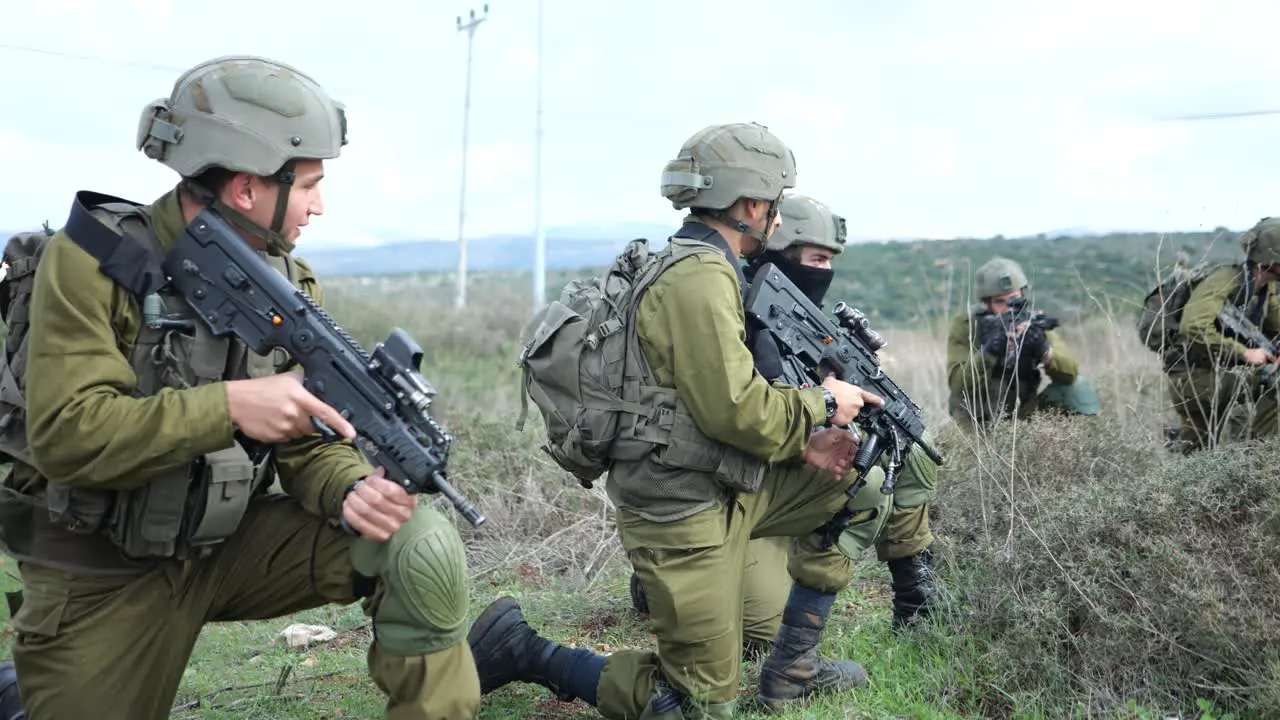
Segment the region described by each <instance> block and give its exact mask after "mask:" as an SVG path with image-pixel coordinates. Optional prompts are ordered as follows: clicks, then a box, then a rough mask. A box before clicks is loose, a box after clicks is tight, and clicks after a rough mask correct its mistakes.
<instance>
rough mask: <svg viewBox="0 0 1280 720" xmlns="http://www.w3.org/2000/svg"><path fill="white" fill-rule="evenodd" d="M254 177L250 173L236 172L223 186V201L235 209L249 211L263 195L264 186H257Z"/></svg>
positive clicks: (243, 211)
mask: <svg viewBox="0 0 1280 720" xmlns="http://www.w3.org/2000/svg"><path fill="white" fill-rule="evenodd" d="M254 179H255V178H254V177H253V176H252V175H250V174H248V173H236V174H235V175H232V176H231V179H230V180H229V181H227V184H226V185H225V186H224V187H223V188H222V202H224V203H226V204H227V205H228V206H230V207H231V208H232V209H233V210H238V211H239V212H242V213H247V212H249V211H250V210H251V209H253V206H254V202H255V201H256V200H257V199H258V198H260V197H261V195H262V188H261V187H257V186H255V183H254Z"/></svg>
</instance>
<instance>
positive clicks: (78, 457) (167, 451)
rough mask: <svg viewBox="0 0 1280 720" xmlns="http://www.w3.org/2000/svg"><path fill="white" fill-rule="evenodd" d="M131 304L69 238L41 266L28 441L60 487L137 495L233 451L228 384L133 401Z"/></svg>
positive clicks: (54, 243) (31, 347)
mask: <svg viewBox="0 0 1280 720" xmlns="http://www.w3.org/2000/svg"><path fill="white" fill-rule="evenodd" d="M128 302H131V299H130V298H129V297H128V295H127V294H126V292H125V291H124V290H123V289H121V288H119V287H118V286H117V285H116V284H115V283H114V282H113V281H111V280H110V279H108V278H107V277H106V276H104V275H103V274H102V273H101V272H99V270H98V262H97V261H96V260H95V259H93V258H92V257H91V256H90V255H89V254H88V253H86V252H84V251H83V250H81V249H80V248H79V247H78V246H77V245H75V244H74V242H73V241H72V240H71V239H70V238H68V237H67V236H66V235H65V234H64V233H61V232H60V233H58V234H57V235H55V236H54V237H53V238H51V239H50V241H49V244H48V245H47V246H46V248H45V252H44V255H43V257H42V259H41V261H40V265H39V266H38V268H37V270H36V273H35V278H34V287H33V289H32V295H31V306H30V312H29V318H30V329H29V330H28V334H27V353H28V357H27V372H26V401H27V442H28V444H29V446H30V449H31V453H32V456H33V459H34V461H35V464H36V466H37V467H38V469H39V470H40V472H41V474H43V475H44V476H45V477H46V478H47V479H48V480H49V481H50V482H57V483H66V484H69V485H78V486H85V487H96V488H104V489H117V490H127V489H131V488H135V487H140V486H142V485H145V484H146V483H147V482H149V481H150V480H152V479H153V478H155V477H157V476H158V475H159V474H161V473H162V472H165V471H168V470H171V469H172V468H174V467H180V466H181V465H183V464H186V463H189V462H191V461H192V460H194V459H195V458H196V457H198V456H200V455H202V454H205V453H210V452H214V451H216V450H221V449H224V448H227V447H230V446H231V444H232V442H234V440H233V434H234V428H233V427H232V425H231V417H230V412H229V410H228V408H227V393H226V388H225V386H224V384H223V383H213V384H209V385H204V386H201V387H197V388H190V389H184V390H176V389H169V388H165V389H162V390H160V392H158V393H156V394H155V395H153V396H150V397H143V398H135V397H132V396H131V395H132V393H133V392H134V390H135V388H136V386H137V376H136V375H135V374H134V372H133V368H132V366H131V364H130V362H129V360H128V358H127V357H126V356H125V355H124V353H123V352H122V350H121V348H120V344H119V342H118V340H117V338H116V329H115V318H116V316H117V315H118V313H119V312H120V311H121V309H122V307H123V306H124V305H125V304H126V303H128Z"/></svg>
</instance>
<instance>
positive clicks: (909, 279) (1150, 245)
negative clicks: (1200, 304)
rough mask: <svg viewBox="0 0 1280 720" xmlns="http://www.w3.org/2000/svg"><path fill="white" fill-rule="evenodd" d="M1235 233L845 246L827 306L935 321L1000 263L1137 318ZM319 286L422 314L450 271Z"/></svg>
mask: <svg viewBox="0 0 1280 720" xmlns="http://www.w3.org/2000/svg"><path fill="white" fill-rule="evenodd" d="M1236 235H1237V233H1235V232H1232V231H1229V230H1227V229H1225V228H1217V229H1215V230H1213V231H1208V232H1198V233H1141V234H1118V233H1117V234H1110V235H1099V236H1092V237H1065V236H1064V237H1056V238H1046V237H1043V236H1040V237H1031V238H1003V237H994V238H985V239H979V238H964V239H955V240H922V241H901V242H900V241H893V242H863V243H857V244H854V245H850V246H848V247H847V248H846V249H845V251H844V253H842V254H841V255H839V256H838V257H837V258H836V271H837V277H836V280H835V282H834V283H833V284H832V288H831V291H830V292H829V293H828V295H827V297H828V298H830V299H831V304H834V303H835V302H836V301H841V300H842V301H844V302H846V303H849V304H851V305H854V306H856V307H858V308H859V309H861V310H862V311H863V312H865V313H866V314H867V315H868V317H870V318H871V319H872V320H873V321H874V322H875V323H876V324H878V325H882V326H904V325H909V326H919V325H920V324H921V323H923V322H939V321H943V320H945V319H946V318H947V317H949V316H951V315H952V314H954V313H956V312H958V311H960V310H961V309H963V308H964V307H966V306H968V305H969V304H970V303H971V302H973V298H972V294H971V291H970V285H969V283H970V279H971V277H972V273H973V270H975V269H976V268H977V267H978V266H979V265H981V264H982V263H984V262H986V261H987V260H988V259H990V258H991V257H992V256H995V255H1002V256H1004V257H1008V258H1012V259H1013V260H1016V261H1017V262H1019V263H1020V264H1021V265H1022V267H1023V269H1024V270H1025V271H1026V272H1027V275H1028V276H1029V277H1030V278H1031V283H1032V287H1033V291H1034V296H1035V299H1036V302H1037V304H1038V305H1040V306H1041V307H1043V308H1045V309H1046V310H1047V311H1050V312H1052V313H1054V314H1056V315H1058V316H1059V317H1061V318H1062V319H1063V320H1069V321H1075V320H1078V319H1080V318H1082V317H1085V316H1089V315H1093V314H1097V313H1105V314H1109V315H1115V316H1120V317H1125V316H1129V315H1131V314H1132V313H1133V312H1134V311H1135V309H1136V307H1137V303H1138V302H1139V301H1140V300H1141V299H1142V297H1143V295H1144V293H1145V292H1146V290H1147V289H1148V288H1149V287H1150V285H1151V284H1152V282H1153V281H1154V278H1155V277H1156V271H1157V269H1158V268H1161V269H1167V268H1168V267H1170V266H1171V265H1172V264H1173V263H1174V261H1175V258H1176V257H1177V254H1178V253H1179V252H1184V253H1186V254H1187V255H1188V256H1189V257H1190V258H1191V259H1192V260H1193V261H1194V260H1199V259H1201V258H1207V259H1210V260H1214V261H1224V262H1234V261H1236V260H1238V259H1239V257H1240V250H1239V246H1238V245H1237V244H1236ZM621 247H622V243H619V245H618V248H619V250H620V249H621ZM599 270H600V268H582V269H578V270H553V271H550V272H549V273H548V276H547V283H546V285H547V292H548V294H549V295H552V296H556V295H558V294H559V293H560V289H561V288H563V287H564V284H565V283H566V282H568V281H569V280H570V279H572V278H574V277H582V276H586V275H589V274H592V273H595V272H598V271H599ZM531 282H532V280H531V276H530V274H529V273H528V272H522V271H512V270H489V271H477V272H473V273H471V274H470V275H469V278H468V296H469V297H471V298H480V297H482V296H489V297H497V298H502V299H504V300H507V299H510V300H508V301H510V302H522V301H523V299H524V298H527V297H529V293H530V292H531V290H530V286H531ZM325 283H326V285H329V286H337V287H341V288H342V289H343V290H344V291H348V292H358V293H361V294H363V293H376V294H379V295H381V294H385V293H388V292H390V293H392V294H402V293H412V294H413V295H414V296H415V298H416V299H417V300H418V301H419V302H421V303H422V304H423V306H431V305H432V304H434V303H449V302H450V301H451V300H452V298H453V291H454V279H453V276H452V273H447V272H432V271H427V272H418V273H401V274H385V275H374V276H369V275H365V276H359V277H353V276H331V277H327V278H326V279H325Z"/></svg>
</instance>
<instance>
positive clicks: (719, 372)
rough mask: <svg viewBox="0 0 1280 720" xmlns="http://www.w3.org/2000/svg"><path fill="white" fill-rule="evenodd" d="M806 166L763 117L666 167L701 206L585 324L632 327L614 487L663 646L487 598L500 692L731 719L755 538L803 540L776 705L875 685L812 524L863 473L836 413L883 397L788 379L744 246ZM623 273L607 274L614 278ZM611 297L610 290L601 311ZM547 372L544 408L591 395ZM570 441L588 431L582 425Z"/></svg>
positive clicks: (667, 176)
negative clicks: (768, 362)
mask: <svg viewBox="0 0 1280 720" xmlns="http://www.w3.org/2000/svg"><path fill="white" fill-rule="evenodd" d="M795 183H796V164H795V159H794V156H793V154H792V152H791V150H790V148H788V147H787V146H786V145H785V144H783V143H782V141H781V140H779V139H778V138H777V137H776V136H775V135H774V134H773V133H771V132H769V131H768V130H767V129H766V128H765V127H763V126H761V125H757V124H755V123H733V124H727V125H713V126H709V127H707V128H704V129H703V130H700V131H699V132H697V133H696V134H694V135H693V136H692V137H690V138H689V139H688V140H687V141H686V142H685V143H684V145H683V147H682V148H681V149H680V152H679V154H678V155H677V157H676V158H675V159H673V160H671V161H670V162H668V163H667V165H666V167H665V169H664V171H663V174H662V181H661V192H662V195H663V197H665V198H667V199H668V200H670V201H671V203H672V205H673V207H675V208H676V209H683V210H687V211H688V216H687V217H686V218H685V224H684V225H683V227H681V228H680V230H679V231H677V232H676V233H675V234H674V235H673V236H672V238H671V240H670V242H669V243H668V244H667V246H666V247H665V248H663V249H662V250H661V251H660V252H657V253H655V254H654V255H652V256H650V261H649V262H644V263H641V264H640V265H639V267H640V268H641V269H640V270H637V271H636V274H635V277H636V278H637V279H636V280H635V281H634V282H635V285H634V286H633V287H636V288H639V289H640V291H639V292H634V293H633V292H627V293H624V294H620V295H618V297H624V298H630V300H628V301H627V303H628V304H627V306H626V307H623V308H620V309H619V310H618V312H617V314H616V315H611V314H606V315H603V316H601V317H602V318H603V317H608V318H609V319H608V321H607V322H605V323H602V324H600V325H595V324H592V325H590V326H588V327H590V328H591V329H592V335H591V343H590V344H591V345H592V346H595V345H597V344H599V343H604V342H610V338H618V339H619V342H624V343H625V344H624V345H622V346H621V347H623V348H626V349H625V352H626V357H627V362H626V366H627V367H628V370H627V371H626V374H625V376H624V377H625V378H626V382H627V383H628V387H630V388H632V389H633V390H628V391H627V392H626V395H625V396H624V398H623V400H624V404H621V405H619V406H618V407H619V409H620V410H619V411H620V413H621V420H620V421H619V422H620V423H622V425H620V426H619V429H618V430H616V431H615V432H616V433H617V443H616V444H615V446H614V447H613V448H612V449H611V450H610V452H612V453H613V460H612V462H611V463H610V464H609V466H608V469H607V473H608V475H607V485H606V490H607V492H608V495H609V498H610V500H611V501H612V503H613V505H614V507H615V509H616V521H617V523H618V526H619V535H620V537H621V540H622V544H623V547H624V548H625V550H626V552H627V556H628V558H629V559H630V561H631V564H632V567H633V568H635V571H636V573H637V574H638V575H639V577H640V579H641V582H642V584H643V586H644V588H645V591H646V598H647V601H648V606H649V612H650V618H651V621H652V625H653V629H654V632H655V634H656V635H657V650H656V652H654V651H652V650H640V649H633V650H619V651H616V652H614V653H612V654H610V655H608V656H603V655H600V654H597V653H594V652H592V651H591V650H590V649H588V648H576V649H575V648H568V647H565V646H563V645H560V644H559V643H556V642H554V641H552V640H550V639H547V638H544V637H541V636H540V635H539V634H538V633H537V632H536V631H535V630H534V629H533V628H531V627H530V626H529V625H528V623H527V622H525V620H524V618H523V616H522V613H521V609H520V605H519V603H518V602H517V601H516V600H515V599H514V598H510V597H503V598H499V599H497V600H495V601H494V602H493V603H491V604H490V605H489V606H488V607H487V608H485V610H484V611H483V612H481V614H480V616H479V617H478V618H477V620H476V621H475V623H474V624H473V627H472V630H471V632H470V634H469V636H468V640H469V642H470V643H471V647H472V653H473V654H474V655H475V657H476V662H477V667H478V668H479V672H480V681H481V690H482V691H483V692H486V693H487V692H491V691H493V690H494V689H496V688H499V687H502V686H504V685H506V684H508V683H511V682H529V683H537V684H540V685H542V686H544V687H547V688H549V689H551V690H552V691H553V692H554V693H555V694H556V695H557V696H558V697H559V698H560V699H562V700H572V699H575V698H579V699H582V700H584V701H585V702H587V703H588V704H590V705H593V706H595V707H596V708H597V709H598V710H599V712H600V714H601V715H602V716H604V717H607V718H616V719H618V720H621V719H622V718H645V719H646V720H658V719H663V720H667V719H670V720H679V719H682V718H729V717H732V716H733V715H734V708H735V707H736V705H737V699H738V682H739V673H740V667H741V656H742V598H741V596H740V594H739V593H737V592H725V590H726V589H730V588H740V587H742V577H743V572H744V568H745V566H746V558H747V553H748V546H749V544H750V542H751V540H753V539H756V538H762V537H786V538H791V539H792V543H791V546H790V548H789V555H788V559H787V571H788V574H789V575H790V579H791V581H792V582H791V583H790V594H789V596H788V598H787V600H786V604H785V607H784V609H783V612H782V619H781V623H780V626H779V630H778V634H777V637H776V638H774V641H773V645H772V648H771V650H770V651H769V654H768V656H767V657H766V658H765V659H764V662H763V666H762V668H761V676H760V685H759V691H758V694H757V698H758V700H759V701H760V703H761V704H762V705H763V707H764V708H766V709H768V710H781V709H783V708H785V707H787V706H789V705H791V704H793V701H796V700H799V699H801V698H804V697H807V696H809V695H812V694H819V693H828V692H839V691H842V690H850V689H854V688H859V687H863V686H865V685H866V684H867V674H866V671H865V670H864V669H863V668H862V667H861V666H860V665H858V664H857V663H855V662H852V661H849V660H833V659H828V658H825V657H823V656H821V655H820V654H819V653H818V643H819V640H820V639H821V637H822V632H823V629H824V628H825V626H826V624H827V620H828V618H829V617H830V614H831V610H832V607H833V604H834V601H835V598H836V593H838V592H839V591H840V590H841V589H842V588H843V587H845V586H846V585H848V583H849V582H850V580H851V577H852V570H853V568H852V562H851V560H850V558H849V557H848V556H847V555H845V554H843V552H842V550H841V549H840V547H839V546H838V545H837V546H830V547H826V548H825V549H823V548H822V547H821V546H820V545H821V543H820V539H819V537H818V535H817V533H816V532H815V530H816V529H817V528H819V527H820V526H823V525H824V523H827V522H828V521H829V520H830V519H831V518H832V517H833V516H834V515H835V514H836V513H838V512H840V511H841V510H843V509H844V507H845V505H846V503H847V501H848V496H847V494H846V490H847V488H849V487H851V486H852V485H853V484H854V482H855V481H856V480H857V478H856V477H855V476H854V474H853V473H851V472H850V468H851V467H852V464H853V461H854V459H853V455H854V453H855V450H856V444H855V441H854V435H853V434H852V433H849V432H848V431H847V430H845V429H842V428H840V427H834V426H843V425H846V424H848V423H850V422H852V421H853V420H854V419H855V416H857V415H858V414H859V412H861V411H864V410H867V409H869V408H873V407H878V406H880V405H882V404H883V403H884V399H883V398H881V397H880V396H878V395H875V394H872V393H869V392H867V391H864V390H862V389H860V388H858V387H856V386H853V385H850V384H848V383H845V382H841V381H840V380H837V379H835V378H828V379H826V380H825V381H824V382H822V383H821V386H819V387H808V388H799V387H794V386H790V385H780V384H771V383H770V382H769V381H768V380H766V379H765V378H764V377H763V376H762V375H761V374H760V373H758V372H757V371H756V369H755V364H754V360H753V358H752V355H751V351H750V348H749V347H748V346H747V344H746V328H745V315H744V308H743V286H744V284H745V279H744V277H743V275H742V268H741V265H740V261H739V258H743V257H745V258H747V259H748V260H751V259H754V258H756V257H758V256H759V255H760V254H761V253H763V252H765V251H766V250H767V249H768V241H769V238H770V236H771V235H772V234H773V233H774V232H776V228H777V226H778V224H779V221H780V219H779V215H778V210H779V206H780V204H781V203H782V200H783V192H784V190H787V189H789V188H792V187H794V186H795ZM625 259H626V258H625V257H624V256H620V260H619V263H621V262H623V261H624V260H625ZM614 268H615V270H617V269H618V268H619V264H618V263H616V264H615V266H614ZM623 277H625V276H624V275H623V274H622V273H620V272H619V273H617V274H612V275H610V284H609V285H607V286H603V287H605V293H606V295H608V294H609V293H611V292H613V290H614V289H616V286H617V283H616V282H615V281H616V280H621V279H622V278H623ZM563 297H564V296H563V295H562V298H563ZM596 297H597V299H598V298H599V295H598V294H597V295H596ZM609 299H610V300H612V299H613V297H612V296H610V298H609ZM553 305H554V303H553ZM610 306H611V303H600V302H596V303H593V304H591V312H592V314H593V315H594V312H595V310H596V309H602V310H607V308H608V307H610ZM560 308H561V309H559V310H556V311H554V313H552V314H548V315H547V316H546V317H545V320H544V321H543V322H542V323H541V325H540V327H538V328H534V329H533V330H534V332H532V333H531V335H532V337H533V340H532V341H530V344H528V345H526V348H525V351H524V356H523V357H533V361H536V362H541V363H545V362H549V360H548V358H554V357H556V352H555V351H554V350H553V351H552V353H551V355H550V356H541V355H540V353H541V349H542V348H545V347H547V344H546V343H550V344H551V345H553V346H554V345H555V343H556V341H555V340H554V337H555V335H556V334H557V332H560V331H557V330H556V328H558V327H563V326H564V323H565V322H566V321H567V320H568V319H570V318H571V317H572V316H571V315H570V314H569V312H571V311H566V310H565V309H564V308H566V306H565V305H560ZM622 318H626V319H628V320H627V321H625V322H621V321H619V319H622ZM574 322H575V323H576V322H577V321H576V320H575V321H574ZM596 330H598V331H599V333H597V332H596ZM577 332H581V330H579V331H577ZM569 337H570V336H565V338H566V339H568V338H569ZM572 337H577V336H576V335H574V336H572ZM574 342H576V341H574ZM564 347H570V346H568V345H566V346H564ZM574 347H576V346H574ZM613 347H619V346H613ZM574 352H577V351H576V350H575V351H574ZM584 352H585V351H584ZM548 382H550V381H549V380H548V379H547V378H544V379H543V381H541V382H539V383H538V384H537V388H536V389H537V390H538V391H539V393H538V395H535V401H538V397H542V398H543V401H539V406H540V408H541V409H542V410H543V412H544V419H546V418H548V417H551V418H552V419H554V418H555V417H572V415H565V414H564V413H565V412H569V411H570V410H571V408H572V407H574V403H581V400H575V401H573V402H572V403H570V404H569V405H566V406H565V407H564V408H563V409H562V410H559V411H557V412H551V411H550V410H549V409H548V408H547V406H545V405H544V404H543V402H544V401H545V398H546V392H545V391H547V390H548V389H551V388H552V387H553V385H552V384H546V383H548ZM573 386H574V387H577V384H576V383H574V385H573ZM596 402H597V403H598V402H599V400H598V399H597V400H596ZM579 407H580V405H579ZM623 428H625V429H623ZM558 439H561V440H562V439H563V438H558ZM570 439H571V440H580V439H581V434H580V433H579V434H575V435H574V436H573V437H572V438H570ZM572 449H573V450H574V451H575V452H576V453H579V454H580V453H581V451H582V450H584V449H589V448H588V446H586V445H583V444H581V443H577V442H575V443H574V444H573V445H572ZM548 451H549V452H552V455H553V457H557V458H558V459H559V458H561V457H563V456H564V455H565V453H563V452H559V451H558V450H557V448H554V447H548ZM562 465H569V466H572V464H571V463H567V462H566V463H562ZM872 470H873V472H871V473H870V477H869V479H868V481H867V484H868V486H871V487H873V488H876V487H878V484H879V482H880V480H882V479H883V477H884V473H883V472H879V469H878V468H873V469H872Z"/></svg>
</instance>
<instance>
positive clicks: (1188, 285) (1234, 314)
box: [1138, 217, 1280, 454]
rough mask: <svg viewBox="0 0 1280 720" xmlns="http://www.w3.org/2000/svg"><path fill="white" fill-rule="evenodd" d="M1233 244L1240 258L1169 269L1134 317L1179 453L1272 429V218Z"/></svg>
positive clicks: (1276, 256)
mask: <svg viewBox="0 0 1280 720" xmlns="http://www.w3.org/2000/svg"><path fill="white" fill-rule="evenodd" d="M1240 245H1241V250H1242V251H1243V254H1244V262H1243V263H1238V264H1230V265H1210V264H1207V263H1202V264H1200V265H1198V266H1196V267H1194V268H1189V269H1185V270H1182V271H1181V272H1175V273H1174V274H1173V275H1172V276H1171V277H1170V278H1169V279H1168V280H1166V281H1165V283H1163V284H1162V285H1161V286H1157V287H1156V288H1155V289H1154V290H1152V292H1151V294H1149V295H1148V297H1147V302H1146V304H1145V306H1144V310H1143V314H1142V316H1141V317H1140V319H1139V323H1138V330H1139V334H1140V335H1141V336H1142V337H1143V340H1144V342H1146V343H1147V345H1148V347H1151V348H1152V349H1153V350H1155V351H1157V352H1158V353H1159V354H1160V356H1161V362H1162V364H1163V366H1164V371H1165V374H1166V376H1167V377H1168V379H1169V397H1170V399H1171V400H1172V403H1173V409H1174V411H1175V412H1176V413H1177V415H1178V419H1179V426H1178V428H1177V436H1176V437H1177V440H1176V445H1177V446H1178V448H1179V449H1180V450H1181V451H1182V452H1183V453H1184V454H1191V453H1193V452H1196V451H1198V450H1201V449H1204V448H1212V447H1215V446H1216V445H1217V444H1219V443H1220V442H1223V441H1224V440H1243V439H1248V438H1252V437H1261V436H1266V435H1275V434H1277V433H1280V389H1278V388H1277V384H1276V382H1275V378H1276V374H1275V373H1276V367H1277V364H1280V357H1277V353H1276V347H1275V344H1274V343H1275V339H1276V337H1277V336H1278V335H1280V298H1277V296H1276V282H1277V281H1280V218H1271V217H1266V218H1262V219H1261V220H1259V221H1258V222H1257V223H1256V224H1255V225H1254V226H1253V227H1252V228H1250V229H1249V230H1247V231H1245V232H1244V233H1241V235H1240Z"/></svg>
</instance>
